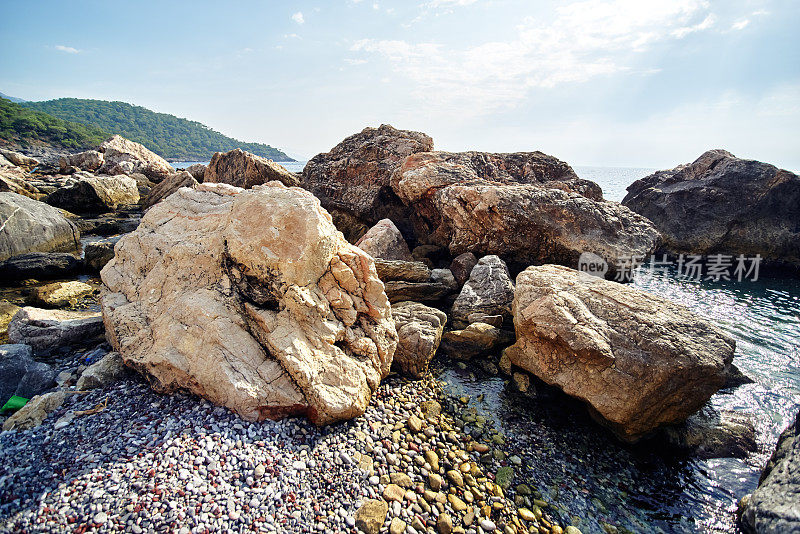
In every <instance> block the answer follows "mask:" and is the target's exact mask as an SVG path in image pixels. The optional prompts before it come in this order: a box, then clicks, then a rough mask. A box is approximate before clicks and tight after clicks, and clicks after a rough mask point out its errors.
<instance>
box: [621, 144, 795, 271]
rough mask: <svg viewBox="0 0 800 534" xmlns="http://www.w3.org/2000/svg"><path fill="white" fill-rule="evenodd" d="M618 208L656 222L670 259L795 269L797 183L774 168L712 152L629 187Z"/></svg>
mask: <svg viewBox="0 0 800 534" xmlns="http://www.w3.org/2000/svg"><path fill="white" fill-rule="evenodd" d="M622 204H623V205H625V206H627V207H629V208H630V209H632V210H633V211H635V212H636V213H639V214H641V215H644V216H645V217H647V218H648V219H650V220H651V221H653V223H654V224H655V225H656V228H658V230H659V232H661V235H662V236H663V239H664V242H663V246H664V248H665V249H667V250H669V251H670V252H673V253H676V254H682V253H685V254H706V255H707V254H730V255H738V254H743V255H745V256H755V255H756V254H760V255H761V257H762V258H764V260H766V261H769V262H771V263H774V264H784V265H788V266H793V267H800V225H798V221H800V177H798V176H797V175H796V174H794V173H792V172H789V171H786V170H782V169H778V168H777V167H775V166H773V165H769V164H767V163H762V162H760V161H754V160H746V159H740V158H737V157H735V156H734V155H733V154H731V153H729V152H726V151H725V150H709V151H708V152H705V153H704V154H703V155H701V156H700V157H699V158H697V160H695V161H694V162H693V163H690V164H688V165H681V166H678V167H675V168H674V169H671V170H667V171H659V172H656V173H654V174H651V175H650V176H647V177H645V178H642V179H641V180H637V181H636V182H634V183H632V184H631V185H630V186H628V194H627V195H626V196H625V198H624V199H623V200H622Z"/></svg>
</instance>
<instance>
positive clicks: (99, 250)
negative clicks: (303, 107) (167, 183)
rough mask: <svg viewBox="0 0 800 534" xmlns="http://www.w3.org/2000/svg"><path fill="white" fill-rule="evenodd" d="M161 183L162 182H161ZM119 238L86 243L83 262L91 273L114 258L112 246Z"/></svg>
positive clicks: (98, 270)
mask: <svg viewBox="0 0 800 534" xmlns="http://www.w3.org/2000/svg"><path fill="white" fill-rule="evenodd" d="M162 183H163V182H162ZM120 237H122V236H114V237H107V238H105V239H100V240H98V241H92V242H90V243H86V245H84V247H83V261H84V263H85V264H86V267H88V268H89V269H91V270H92V271H97V272H100V270H101V269H102V268H103V267H105V266H106V263H108V262H109V261H111V258H113V257H114V245H116V244H117V241H119V239H120Z"/></svg>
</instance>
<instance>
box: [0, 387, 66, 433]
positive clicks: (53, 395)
mask: <svg viewBox="0 0 800 534" xmlns="http://www.w3.org/2000/svg"><path fill="white" fill-rule="evenodd" d="M67 395H69V393H68V392H67V391H52V392H50V393H45V394H43V395H37V396H35V397H33V398H32V399H31V400H30V401H29V402H28V403H27V404H26V405H25V406H23V407H22V408H20V409H19V410H18V411H17V412H16V413H15V414H14V415H12V416H11V417H9V418H8V419H7V420H6V421H5V423H3V430H4V431H6V430H30V429H31V428H35V427H37V426H39V425H41V424H42V422H43V421H44V420H45V419H46V418H47V416H48V415H49V414H50V413H51V412H53V411H55V410H57V409H58V408H60V407H61V405H62V404H64V401H65V400H66V398H67Z"/></svg>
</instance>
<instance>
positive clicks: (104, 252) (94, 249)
mask: <svg viewBox="0 0 800 534" xmlns="http://www.w3.org/2000/svg"><path fill="white" fill-rule="evenodd" d="M119 239H120V236H116V237H108V238H106V239H100V240H98V241H92V242H91V243H87V244H86V245H84V247H83V261H84V263H85V264H86V266H87V267H88V268H89V269H91V270H93V271H96V272H100V270H101V269H102V268H103V267H105V265H106V263H108V262H109V261H111V258H113V257H114V245H116V244H117V241H119Z"/></svg>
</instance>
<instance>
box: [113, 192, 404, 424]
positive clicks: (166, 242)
mask: <svg viewBox="0 0 800 534" xmlns="http://www.w3.org/2000/svg"><path fill="white" fill-rule="evenodd" d="M101 277H102V279H103V282H104V284H105V291H104V294H103V296H102V298H101V305H102V310H103V318H104V322H105V324H106V330H107V336H108V339H109V342H110V343H111V344H112V345H113V346H114V348H115V349H116V350H118V351H119V352H120V353H121V354H122V357H123V359H124V361H125V363H126V364H127V365H129V366H131V367H133V368H135V369H137V370H139V371H141V372H143V373H144V374H145V375H146V376H147V377H148V378H149V380H150V382H151V384H152V386H153V387H154V388H155V389H156V390H158V391H165V392H172V391H176V390H187V391H190V392H192V393H196V394H198V395H200V396H202V397H205V398H207V399H208V400H210V401H212V402H214V403H215V404H218V405H223V406H227V407H228V408H231V409H232V410H234V411H236V412H237V413H238V414H240V415H241V416H242V417H244V418H245V419H248V420H262V419H265V418H278V417H283V416H287V415H294V414H304V415H307V416H308V417H309V418H310V419H311V420H312V421H313V422H315V423H317V424H326V423H330V422H333V421H337V420H343V419H349V418H352V417H354V416H357V415H359V414H361V413H363V412H364V410H365V409H366V406H367V404H368V402H369V399H370V397H371V395H372V393H373V391H374V390H375V389H376V388H377V387H378V385H379V383H380V380H381V379H382V378H383V377H385V376H386V375H387V374H388V372H389V367H390V365H391V362H392V356H393V354H394V351H395V347H396V345H397V333H396V330H395V326H394V322H393V321H392V316H391V308H390V305H389V301H388V299H387V297H386V293H385V292H384V286H383V283H382V282H381V281H380V280H379V279H378V276H377V273H376V271H375V266H374V262H373V260H372V258H371V257H369V256H368V255H367V254H365V253H364V252H362V251H361V250H360V249H358V248H357V247H355V246H353V245H350V244H349V243H347V242H346V241H345V240H344V238H343V237H342V235H341V233H339V232H338V231H336V228H335V227H334V226H333V223H332V222H331V217H330V215H329V214H328V213H327V212H326V211H325V210H323V209H322V208H321V206H320V203H319V201H318V200H317V199H316V198H314V197H313V196H312V195H311V194H310V193H308V192H306V191H303V190H301V189H299V188H287V187H285V186H284V185H282V184H280V183H278V182H270V183H268V184H265V185H260V186H256V187H254V188H252V189H249V190H243V189H240V188H237V187H232V186H229V185H227V184H201V185H199V186H198V187H197V189H195V190H192V189H180V190H178V191H177V192H176V193H174V194H173V195H171V196H169V197H168V198H166V199H165V200H163V201H162V202H160V203H158V204H156V205H155V206H153V207H152V208H151V209H150V210H149V211H148V212H147V214H146V215H145V216H144V217H143V218H142V223H141V225H140V226H139V228H138V229H137V230H136V231H135V232H133V233H131V234H129V235H127V236H125V237H123V238H122V239H121V240H120V242H119V243H118V245H117V247H116V256H115V258H114V259H113V260H112V261H111V262H109V263H108V264H107V265H106V267H105V268H104V269H103V271H102V273H101Z"/></svg>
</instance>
